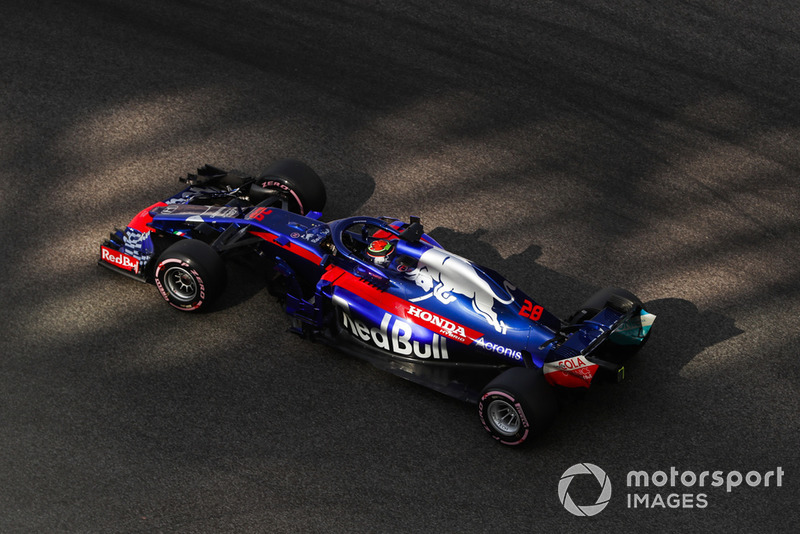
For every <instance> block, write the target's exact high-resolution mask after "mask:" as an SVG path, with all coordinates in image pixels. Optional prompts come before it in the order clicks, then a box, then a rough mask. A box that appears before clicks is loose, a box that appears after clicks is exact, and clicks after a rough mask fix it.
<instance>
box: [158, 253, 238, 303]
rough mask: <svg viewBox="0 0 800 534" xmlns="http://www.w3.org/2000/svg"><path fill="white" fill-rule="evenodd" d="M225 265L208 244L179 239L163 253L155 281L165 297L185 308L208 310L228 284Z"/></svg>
mask: <svg viewBox="0 0 800 534" xmlns="http://www.w3.org/2000/svg"><path fill="white" fill-rule="evenodd" d="M225 274H226V273H225V264H224V263H223V261H222V259H221V258H220V257H219V255H218V254H217V253H216V251H214V249H212V248H211V246H209V245H208V244H206V243H203V242H201V241H194V240H189V239H187V240H183V241H178V242H177V243H175V244H174V245H172V246H171V247H169V248H168V249H167V250H165V251H164V253H163V254H162V255H161V257H160V258H159V260H158V264H157V266H156V270H155V284H156V287H157V288H158V291H159V293H161V296H162V297H163V298H164V300H166V301H167V302H168V303H169V304H170V305H171V306H173V307H174V308H176V309H178V310H181V311H197V310H201V309H207V307H208V306H209V304H210V303H212V302H213V301H214V300H215V299H216V298H217V297H218V296H219V295H220V294H221V292H222V289H223V288H224V285H225Z"/></svg>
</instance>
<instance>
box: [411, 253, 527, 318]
mask: <svg viewBox="0 0 800 534" xmlns="http://www.w3.org/2000/svg"><path fill="white" fill-rule="evenodd" d="M406 276H407V277H408V278H409V279H410V280H413V281H414V283H415V284H416V285H417V286H418V287H420V288H422V289H423V290H424V291H425V294H424V295H422V296H420V297H415V298H411V299H408V300H409V301H410V302H420V301H423V300H425V299H428V298H430V297H435V298H436V299H437V300H438V301H439V302H441V303H442V304H450V303H452V302H454V301H455V300H456V299H457V297H456V295H461V296H463V297H466V298H468V299H469V300H470V301H471V303H472V309H473V310H475V312H476V313H477V314H478V315H480V316H481V317H482V318H483V319H484V320H485V321H486V322H487V323H489V324H490V325H492V326H493V327H494V329H495V330H497V331H498V332H500V333H505V332H506V329H507V327H506V325H505V324H504V323H503V321H500V320H498V317H497V313H496V312H495V311H494V310H493V309H492V308H493V307H494V303H495V301H497V302H499V303H501V304H511V303H512V302H514V297H512V296H511V295H510V294H509V291H511V290H512V289H513V287H511V286H510V284H509V283H508V282H504V286H505V289H506V291H505V292H503V293H498V292H497V291H496V290H495V289H494V288H493V287H492V286H491V285H490V284H489V282H487V281H486V280H485V279H484V278H483V277H481V275H480V274H478V271H477V270H475V267H473V265H472V263H470V262H469V260H466V259H464V258H462V257H461V256H457V255H455V254H452V253H450V252H446V251H444V250H442V249H439V248H432V249H430V250H427V251H425V252H424V253H423V254H422V256H421V257H420V260H419V266H418V267H417V268H416V269H414V270H412V271H409V272H408V273H407V274H406Z"/></svg>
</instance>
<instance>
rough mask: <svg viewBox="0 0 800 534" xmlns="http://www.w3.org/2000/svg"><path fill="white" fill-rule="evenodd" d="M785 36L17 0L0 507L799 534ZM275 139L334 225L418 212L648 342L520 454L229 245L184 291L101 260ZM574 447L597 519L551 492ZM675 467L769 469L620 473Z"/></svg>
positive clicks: (63, 523)
mask: <svg viewBox="0 0 800 534" xmlns="http://www.w3.org/2000/svg"><path fill="white" fill-rule="evenodd" d="M646 4H649V5H646ZM798 28H800V12H798V9H797V8H796V7H794V3H793V2H788V1H787V2H771V3H769V4H768V6H762V5H761V4H760V3H752V2H741V1H725V2H722V1H709V2H700V1H678V0H666V1H664V2H656V3H652V2H651V3H642V2H624V1H617V2H612V1H599V2H595V1H588V0H587V1H581V0H574V1H570V0H563V1H548V2H511V1H491V2H490V1H469V0H462V1H459V2H456V1H447V0H433V1H426V2H422V1H412V2H389V1H379V0H378V1H357V0H350V1H330V2H316V1H288V0H285V1H272V2H266V1H265V2H257V1H244V0H237V1H229V2H222V1H213V0H197V1H188V0H186V1H174V0H173V1H161V0H159V1H147V0H138V1H135V2H134V1H129V0H81V1H77V0H75V1H62V2H48V1H40V0H27V1H24V2H23V1H15V0H6V1H4V2H3V15H2V17H0V72H2V76H0V179H1V180H2V181H1V182H0V185H1V186H2V189H1V191H2V192H1V193H0V195H2V196H1V197H0V202H1V204H0V206H2V213H0V217H1V219H0V250H2V260H0V261H2V263H1V264H0V280H2V282H0V283H2V289H1V290H0V299H2V307H0V325H1V326H0V328H1V329H2V339H0V353H1V354H2V355H1V356H0V532H4V533H5V532H61V531H64V532H157V531H164V532H272V531H274V532H344V531H360V532H425V531H427V532H490V531H491V532H512V531H513V532H534V531H551V532H574V531H578V530H587V531H598V532H599V531H623V530H624V531H636V532H643V531H656V532H658V531H667V530H669V531H684V532H686V531H720V532H721V531H724V532H755V531H762V532H763V531H770V532H781V531H783V532H794V531H795V530H794V529H795V528H796V524H797V520H798V519H800V516H799V514H798V510H797V494H798V490H800V486H798V476H800V461H798V443H800V432H798V426H799V425H798V382H800V379H799V376H798V361H797V359H798V353H799V352H800V335H799V334H798V317H799V316H800V301H799V300H798V296H800V295H799V294H800V266H798V252H799V251H800V226H799V223H798V215H800V208H798V206H800V192H799V188H798V185H799V184H798V177H797V176H798V171H799V170H800V156H798V146H800V100H799V98H798V90H797V88H798V86H799V84H800V62H798V58H799V57H800V34H799V33H798ZM281 157H296V158H301V159H303V160H305V161H307V162H308V163H309V164H311V165H312V166H313V167H314V168H316V169H317V170H318V171H319V173H320V174H321V175H322V176H323V178H324V180H325V181H326V183H327V185H328V197H329V208H328V209H327V210H326V214H325V218H326V219H328V220H329V219H334V218H339V217H344V216H349V215H353V214H367V215H394V216H397V217H401V218H407V217H408V216H409V215H411V214H416V215H419V216H421V218H422V221H423V223H424V224H425V226H426V228H427V229H428V230H429V231H430V232H431V233H432V234H433V236H434V237H436V238H438V240H439V241H440V242H442V243H443V244H444V245H445V246H446V247H447V248H449V249H450V250H453V251H454V252H457V253H460V254H461V255H463V256H466V257H469V258H472V259H474V260H475V261H477V262H479V263H481V264H484V265H487V266H490V267H493V268H495V269H496V270H498V271H500V272H502V273H504V274H506V275H507V277H508V278H509V279H511V280H512V281H514V282H515V283H516V284H517V285H518V286H520V287H521V288H523V289H525V290H526V291H527V292H528V293H530V294H531V295H533V296H534V297H536V298H538V299H539V300H540V301H541V302H542V303H544V304H545V305H547V306H548V307H549V308H550V309H552V310H553V311H554V312H556V313H557V314H561V315H568V314H569V313H571V312H572V311H573V310H574V309H575V308H577V307H578V306H579V305H580V304H581V302H582V301H583V300H584V299H585V298H586V297H587V296H588V295H590V294H591V293H592V292H593V291H595V290H597V289H598V288H600V287H604V286H609V285H617V286H623V287H627V288H628V289H630V290H632V291H634V292H635V293H637V294H638V295H639V296H640V297H641V298H642V299H643V300H644V301H645V302H646V308H647V309H648V310H649V311H652V312H653V313H655V314H657V315H658V320H657V323H656V326H655V327H654V333H653V337H652V339H651V341H650V343H649V344H648V346H647V347H646V348H645V349H644V350H643V351H642V353H641V354H640V356H639V357H638V359H637V361H636V362H634V363H632V364H631V365H629V366H628V369H627V371H628V372H627V375H628V377H627V380H626V381H624V382H622V383H621V384H619V385H613V386H612V385H608V386H602V387H599V388H597V389H593V390H592V391H590V392H589V393H588V395H586V396H584V397H583V398H579V399H575V400H573V401H571V402H569V403H567V404H566V405H565V406H564V407H563V409H562V411H561V413H560V414H559V418H558V420H557V422H556V423H555V425H554V426H553V427H552V428H550V430H549V431H548V433H547V434H546V435H544V436H542V437H541V439H538V440H537V441H535V442H534V443H532V444H531V446H529V447H526V448H524V449H511V448H505V447H502V446H500V445H498V444H496V443H495V442H494V441H493V440H492V439H491V438H490V437H489V436H488V435H487V434H486V433H485V431H484V430H483V428H482V427H481V426H480V424H479V422H478V418H477V415H476V410H475V408H474V407H473V406H470V405H468V404H462V403H460V402H458V401H455V400H451V399H449V398H447V397H444V396H442V395H440V394H437V393H434V392H431V391H428V390H426V389H424V388H421V387H419V386H416V385H413V384H410V383H408V382H405V381H403V380H400V379H398V378H395V377H393V376H390V375H387V374H384V373H381V372H379V371H377V370H375V369H374V368H372V367H371V366H369V365H368V364H365V363H362V362H360V361H357V360H354V359H351V358H349V357H347V356H344V355H342V354H340V353H338V352H335V351H332V350H329V349H327V348H324V347H320V346H317V345H312V344H309V343H308V342H307V341H305V340H303V339H300V338H298V337H296V336H294V335H292V334H290V333H287V332H286V327H287V326H288V321H287V319H286V317H285V316H283V315H282V312H281V311H280V308H279V306H278V305H277V303H276V302H275V301H274V300H273V299H272V297H270V296H269V295H268V294H267V292H266V291H265V290H264V287H263V283H261V282H260V281H259V280H258V279H257V278H250V277H248V276H246V275H247V273H246V272H240V271H239V270H238V269H239V267H237V266H235V265H234V266H231V273H230V274H231V280H232V282H231V284H230V287H229V291H228V293H227V294H226V295H225V297H224V298H223V299H222V302H220V303H219V306H218V309H217V310H216V311H215V312H213V313H208V314H201V315H191V314H181V313H179V312H177V311H174V310H172V309H170V308H169V307H168V306H166V305H165V304H164V302H163V301H162V300H161V299H160V298H159V297H158V295H157V292H156V290H155V289H154V288H153V287H152V286H148V285H144V284H138V283H136V282H134V281H131V280H129V279H126V278H123V277H119V276H117V275H115V274H114V273H111V272H109V271H107V270H104V269H101V268H99V267H98V266H97V265H96V263H95V262H96V258H97V254H98V248H99V243H100V242H101V241H102V239H104V238H105V236H106V235H107V233H108V232H109V231H110V230H111V229H113V228H114V227H117V226H120V225H124V224H125V223H126V222H128V221H129V220H130V218H131V217H132V216H133V215H135V214H136V213H137V212H138V211H139V210H140V209H142V208H143V207H145V206H148V205H150V204H152V203H153V202H156V201H158V200H160V199H162V198H164V197H166V196H168V195H170V194H172V193H173V192H175V191H177V187H178V183H177V181H176V178H177V177H178V176H180V175H183V174H184V173H186V172H189V171H192V170H193V169H194V168H196V167H197V166H199V165H202V164H203V163H212V164H216V165H217V166H220V167H223V168H236V169H241V170H244V171H247V172H251V173H257V172H258V171H259V170H261V169H263V168H265V167H266V166H267V165H268V164H269V163H270V162H272V161H273V160H275V159H278V158H281ZM583 462H588V463H592V464H595V465H597V466H599V467H601V468H602V469H604V470H605V472H606V473H607V474H608V477H609V480H610V481H611V483H612V488H613V493H612V497H611V500H610V502H609V503H608V506H607V507H606V509H605V510H603V511H602V512H601V513H600V514H598V515H596V516H594V517H575V516H573V515H571V514H570V513H569V512H567V511H566V510H565V508H564V507H563V506H562V504H561V503H560V501H559V496H558V491H557V488H558V483H559V480H560V478H561V476H562V474H563V473H564V472H565V471H566V470H567V468H569V467H570V466H572V465H574V464H578V463H583ZM672 468H674V469H675V470H676V472H677V473H679V474H683V473H685V472H691V473H689V474H687V475H685V477H686V480H687V481H689V482H691V481H692V473H694V474H697V475H698V476H699V474H701V473H702V472H703V471H710V472H713V471H715V470H719V471H721V472H722V473H723V474H724V476H725V477H726V480H728V478H727V477H731V478H730V480H731V481H732V482H735V480H736V474H735V472H737V471H738V472H740V473H742V474H743V475H746V474H747V473H749V472H751V471H753V472H757V473H756V474H752V475H750V478H749V480H750V481H751V482H755V481H756V475H758V479H759V480H760V482H761V483H760V485H759V487H749V486H748V484H747V482H746V480H745V481H742V482H741V485H740V486H739V487H731V488H730V491H726V487H725V486H723V487H714V486H712V485H711V478H710V476H711V475H708V476H709V478H707V479H706V483H705V485H704V486H703V487H700V485H699V482H697V483H695V484H694V485H693V486H691V487H685V486H684V485H683V483H682V482H681V481H680V480H681V479H680V475H679V477H678V479H677V481H673V482H675V484H674V486H673V483H672V482H667V483H666V485H664V486H663V487H656V486H652V485H651V486H650V487H648V488H635V487H631V486H628V485H627V474H628V473H629V472H630V471H632V470H641V471H646V472H648V473H650V474H652V473H655V472H657V471H659V470H660V471H664V472H666V473H667V474H669V473H670V470H671V469H672ZM778 468H780V469H781V470H782V473H783V475H782V478H781V479H780V481H778V479H777V469H778ZM768 471H773V472H775V473H776V475H775V476H773V477H772V478H771V479H770V484H769V487H764V484H763V475H765V474H766V473H767V472H768ZM655 476H656V477H657V476H658V475H655ZM777 482H780V483H781V484H780V486H778V484H777ZM599 489H600V486H599V484H598V483H597V481H596V480H594V479H593V477H591V476H577V477H575V478H574V479H573V483H572V484H571V485H570V486H569V494H570V496H571V497H572V498H573V499H574V501H575V502H576V503H577V504H579V505H585V504H594V502H595V500H596V498H597V496H598V494H599ZM670 494H677V495H681V496H682V495H689V497H680V498H681V499H685V501H682V502H681V507H679V508H672V507H670V505H668V504H666V503H665V504H663V505H658V500H659V499H662V498H663V499H665V501H667V502H671V503H673V504H674V499H675V498H674V497H673V498H670V497H669V495H670ZM633 495H638V496H639V497H640V498H644V497H643V496H645V495H646V496H647V499H649V502H650V503H651V504H653V503H656V506H655V507H647V508H645V507H644V505H643V504H641V502H639V504H638V506H637V507H635V508H634V507H633V506H632V505H631V504H630V501H629V499H631V498H632V496H633ZM670 499H672V500H670ZM703 502H705V503H706V504H705V506H701V505H702V504H703ZM687 503H688V504H689V505H693V507H691V508H690V507H684V504H687Z"/></svg>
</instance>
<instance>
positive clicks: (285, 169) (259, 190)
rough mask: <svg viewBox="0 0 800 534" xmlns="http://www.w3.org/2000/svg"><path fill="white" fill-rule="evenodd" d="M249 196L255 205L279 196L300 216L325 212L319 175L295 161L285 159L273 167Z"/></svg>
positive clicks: (261, 178)
mask: <svg viewBox="0 0 800 534" xmlns="http://www.w3.org/2000/svg"><path fill="white" fill-rule="evenodd" d="M249 196H250V201H251V202H253V204H258V203H259V202H261V201H263V200H266V199H267V198H269V197H270V196H279V197H281V198H282V199H284V200H285V201H286V202H287V207H288V210H289V211H291V212H294V213H298V214H300V215H306V214H308V213H309V212H311V211H322V209H323V208H324V207H325V202H326V201H327V193H326V192H325V184H324V183H323V182H322V179H321V178H320V177H319V175H318V174H317V173H316V172H315V171H314V169H312V168H311V167H309V166H308V165H306V164H305V163H303V162H302V161H298V160H295V159H282V160H280V161H276V162H275V163H273V164H272V165H270V166H269V168H267V170H265V171H264V172H263V173H262V175H261V177H260V178H259V179H258V180H256V182H255V183H254V184H253V185H252V186H251V187H250V193H249Z"/></svg>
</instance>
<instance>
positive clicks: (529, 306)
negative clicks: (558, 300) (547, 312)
mask: <svg viewBox="0 0 800 534" xmlns="http://www.w3.org/2000/svg"><path fill="white" fill-rule="evenodd" d="M542 312H544V308H542V307H541V306H538V305H536V306H534V305H533V302H531V301H529V300H527V299H526V300H525V302H523V303H522V309H520V310H519V314H520V315H522V316H523V317H527V318H529V319H530V320H531V321H538V320H539V319H541V318H542Z"/></svg>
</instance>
